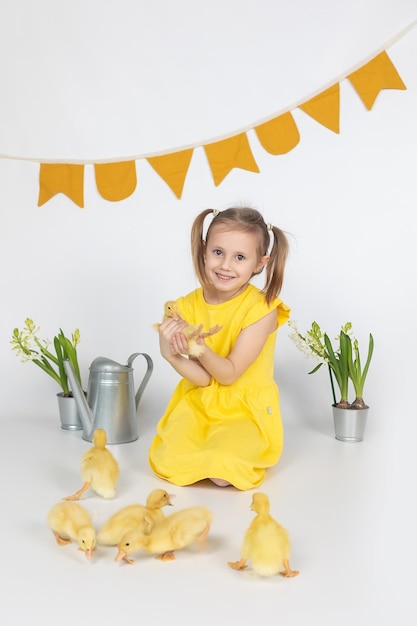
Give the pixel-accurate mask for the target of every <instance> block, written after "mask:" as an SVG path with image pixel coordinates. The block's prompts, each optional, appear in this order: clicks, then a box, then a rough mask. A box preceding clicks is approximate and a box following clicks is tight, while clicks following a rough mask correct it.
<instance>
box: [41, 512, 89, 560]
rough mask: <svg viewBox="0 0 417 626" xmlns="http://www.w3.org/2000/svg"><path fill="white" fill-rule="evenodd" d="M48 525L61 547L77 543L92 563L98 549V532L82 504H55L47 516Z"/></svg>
mask: <svg viewBox="0 0 417 626" xmlns="http://www.w3.org/2000/svg"><path fill="white" fill-rule="evenodd" d="M47 523H48V526H49V528H50V529H51V530H52V532H53V534H54V537H55V540H56V542H57V544H58V545H59V546H65V545H67V544H69V543H71V542H72V541H76V542H77V543H78V549H79V550H81V551H82V552H84V553H85V556H86V557H87V559H88V560H89V561H91V559H92V558H93V553H94V550H95V547H96V531H95V530H94V527H93V522H92V520H91V516H90V514H89V513H88V511H86V510H85V509H84V507H82V506H81V504H78V503H77V502H59V503H58V504H55V506H53V507H52V509H51V510H50V511H49V513H48V515H47Z"/></svg>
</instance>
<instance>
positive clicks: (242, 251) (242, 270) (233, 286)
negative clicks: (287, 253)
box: [205, 226, 269, 302]
mask: <svg viewBox="0 0 417 626" xmlns="http://www.w3.org/2000/svg"><path fill="white" fill-rule="evenodd" d="M268 259H269V257H268V256H263V257H260V256H259V237H258V236H257V235H256V234H253V233H248V232H242V231H240V230H224V229H223V228H222V227H220V226H219V227H218V228H216V227H213V228H211V229H210V233H209V236H208V239H207V242H206V250H205V270H206V277H207V281H208V283H209V286H210V287H209V291H210V290H211V288H212V289H213V290H214V291H215V292H216V295H217V297H220V301H222V302H225V301H227V300H230V299H231V298H234V297H235V296H237V295H239V294H240V293H242V292H243V291H244V290H245V288H246V286H247V284H248V283H249V281H250V279H251V278H252V276H253V275H254V274H256V273H258V272H260V271H261V269H262V268H263V266H264V265H265V264H266V263H267V262H268Z"/></svg>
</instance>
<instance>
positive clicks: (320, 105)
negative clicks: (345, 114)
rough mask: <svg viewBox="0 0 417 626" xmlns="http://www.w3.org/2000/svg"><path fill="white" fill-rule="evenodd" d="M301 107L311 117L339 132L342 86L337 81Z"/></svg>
mask: <svg viewBox="0 0 417 626" xmlns="http://www.w3.org/2000/svg"><path fill="white" fill-rule="evenodd" d="M299 108H300V109H301V110H302V111H304V113H307V115H309V116H310V117H312V118H313V119H315V120H316V122H318V123H319V124H322V125H323V126H325V127H326V128H328V129H329V130H332V131H333V132H334V133H338V132H339V116H340V88H339V83H336V84H335V85H333V86H332V87H329V89H326V90H325V91H322V92H321V93H319V94H318V95H317V96H314V98H311V100H308V101H307V102H304V104H301V105H300V106H299Z"/></svg>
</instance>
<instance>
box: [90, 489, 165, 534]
mask: <svg viewBox="0 0 417 626" xmlns="http://www.w3.org/2000/svg"><path fill="white" fill-rule="evenodd" d="M171 497H172V496H170V495H169V493H168V492H166V491H165V490H164V489H154V490H153V491H151V493H150V494H149V495H148V497H147V500H146V506H143V505H142V504H130V505H128V506H125V507H123V508H122V509H120V510H119V511H117V512H116V513H115V514H114V515H112V516H111V517H110V518H109V519H108V520H107V522H105V524H103V526H102V527H101V528H100V530H99V532H98V534H97V543H99V544H101V545H103V546H117V544H118V543H119V541H120V540H121V539H122V537H123V536H124V535H125V534H126V533H127V531H128V530H131V529H134V528H139V529H142V532H144V533H148V532H150V531H151V530H152V528H153V526H154V525H155V524H159V522H161V521H162V520H163V519H164V517H165V515H164V513H163V511H162V510H161V509H162V507H164V506H172V502H171Z"/></svg>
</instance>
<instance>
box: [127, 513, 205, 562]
mask: <svg viewBox="0 0 417 626" xmlns="http://www.w3.org/2000/svg"><path fill="white" fill-rule="evenodd" d="M212 520H213V514H212V512H211V511H210V510H209V509H208V508H206V507H204V506H195V507H190V508H188V509H183V510H181V511H177V512H176V513H172V514H171V515H168V516H167V517H165V518H164V519H163V520H162V522H160V523H159V524H157V525H155V526H154V527H153V529H152V530H151V532H150V533H149V534H145V533H143V532H141V531H140V530H138V529H136V530H130V531H129V532H127V533H126V535H125V536H124V537H123V538H122V539H121V541H120V542H119V544H118V546H117V547H118V553H117V555H116V558H115V561H122V560H124V561H126V563H129V564H131V563H134V560H133V559H131V558H129V556H128V555H129V554H132V553H133V552H137V551H138V550H144V551H145V552H146V553H147V554H156V555H157V557H156V558H157V559H160V560H161V561H174V560H175V555H174V551H175V550H181V549H182V548H186V547H188V546H191V545H192V544H194V543H199V544H200V546H201V547H203V546H204V545H205V542H206V538H207V534H208V532H209V530H210V525H211V522H212Z"/></svg>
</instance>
